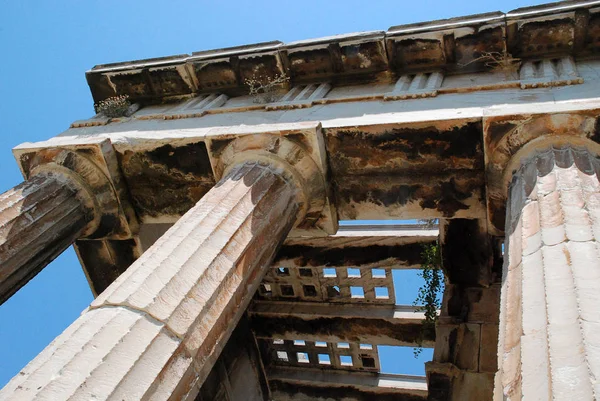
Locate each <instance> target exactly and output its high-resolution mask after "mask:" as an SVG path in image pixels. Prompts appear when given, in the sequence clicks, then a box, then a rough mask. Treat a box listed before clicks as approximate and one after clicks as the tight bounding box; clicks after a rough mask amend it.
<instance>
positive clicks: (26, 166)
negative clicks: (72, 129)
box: [13, 140, 138, 239]
mask: <svg viewBox="0 0 600 401" xmlns="http://www.w3.org/2000/svg"><path fill="white" fill-rule="evenodd" d="M28 145H29V144H23V145H20V146H18V147H16V148H15V149H14V150H13V153H14V155H15V158H16V159H17V162H18V163H19V166H20V168H21V171H22V173H23V175H24V176H25V178H26V179H29V178H31V177H34V176H36V175H39V174H42V173H45V172H53V173H54V174H55V175H57V174H58V175H61V176H63V177H65V179H67V180H70V181H71V182H72V185H76V186H77V187H78V188H81V191H80V193H81V195H80V196H81V197H82V200H83V201H84V202H87V203H89V204H90V207H91V209H93V210H94V217H93V220H92V221H90V223H89V224H88V226H87V227H86V229H85V231H84V232H83V233H82V238H87V239H97V238H110V239H127V238H131V237H132V235H133V234H134V233H135V232H137V230H138V223H137V219H136V217H135V212H134V210H133V208H132V206H131V205H130V203H129V199H128V195H127V189H126V187H125V185H124V183H123V182H122V180H121V175H120V171H119V165H118V162H117V158H116V155H115V153H114V150H113V148H112V144H111V143H110V141H109V140H101V141H95V142H92V143H87V144H85V145H68V146H65V147H49V148H41V147H30V146H28Z"/></svg>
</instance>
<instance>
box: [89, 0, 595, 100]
mask: <svg viewBox="0 0 600 401" xmlns="http://www.w3.org/2000/svg"><path fill="white" fill-rule="evenodd" d="M598 48H600V1H585V2H576V1H572V2H560V3H553V4H547V5H542V6H536V7H527V8H521V9H517V10H514V11H510V12H508V13H502V12H493V13H486V14H478V15H472V16H466V17H459V18H451V19H446V20H439V21H431V22H425V23H416V24H409V25H401V26H394V27H391V28H389V29H388V30H387V31H371V32H361V33H352V34H345V35H336V36H331V37H325V38H319V39H312V40H302V41H296V42H292V43H287V44H285V43H282V42H279V41H273V42H265V43H258V44H252V45H245V46H238V47H232V48H226V49H217V50H209V51H201V52H194V53H192V54H191V55H189V54H181V55H176V56H171V57H161V58H153V59H146V60H135V61H129V62H123V63H113V64H104V65H98V66H95V67H94V68H92V69H91V70H89V71H88V72H87V74H86V75H87V80H88V83H89V85H90V89H91V92H92V95H93V98H94V100H95V101H99V100H103V99H105V98H108V97H111V96H115V95H124V94H126V95H129V96H130V98H131V99H132V100H133V101H137V102H142V103H145V104H151V103H161V102H164V101H169V100H174V99H178V98H186V97H193V96H195V95H197V94H201V93H221V94H226V95H228V96H239V95H241V94H245V93H247V87H246V85H245V80H246V79H248V78H251V77H252V75H253V74H256V73H258V74H259V75H261V76H267V77H268V76H275V75H278V74H282V73H286V74H287V75H289V77H290V82H289V85H290V87H292V86H294V85H297V84H302V83H318V82H330V83H332V84H334V85H346V84H352V83H367V82H375V81H377V82H382V81H393V80H396V79H398V77H400V76H401V75H402V74H405V73H418V72H428V71H429V72H431V71H436V70H442V71H444V72H445V73H446V74H461V73H470V72H477V71H486V70H488V69H490V65H489V64H490V63H486V62H485V60H480V58H481V55H482V54H484V53H495V54H500V55H505V56H506V55H510V57H514V58H518V59H521V60H524V61H526V60H535V59H539V58H541V57H545V58H547V57H550V56H556V57H561V56H572V57H575V58H578V59H580V58H590V57H593V56H594V54H596V53H597V52H598ZM486 64H487V65H486Z"/></svg>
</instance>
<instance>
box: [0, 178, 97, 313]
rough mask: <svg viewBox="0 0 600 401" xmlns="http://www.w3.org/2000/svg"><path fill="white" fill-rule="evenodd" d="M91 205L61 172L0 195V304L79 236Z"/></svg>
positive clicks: (31, 181)
mask: <svg viewBox="0 0 600 401" xmlns="http://www.w3.org/2000/svg"><path fill="white" fill-rule="evenodd" d="M67 174H68V173H67ZM92 203H93V201H92V200H91V198H90V197H89V196H88V195H87V193H85V190H84V189H82V187H81V186H80V185H79V184H78V183H77V182H76V181H74V180H73V179H72V177H70V176H68V175H64V174H61V173H60V172H43V173H40V174H37V175H34V176H33V177H31V178H30V179H29V180H27V181H25V182H23V183H21V184H20V185H18V186H16V187H15V188H13V189H10V190H8V191H6V192H5V193H3V194H1V195H0V304H2V303H4V301H6V300H7V299H8V298H9V297H10V296H11V295H12V294H14V293H15V292H16V291H17V290H18V289H19V288H21V287H22V286H23V285H25V284H26V283H27V282H28V281H29V280H31V279H32V278H33V277H34V276H35V275H36V274H37V273H39V272H40V271H41V270H42V269H43V268H44V267H45V266H46V265H47V264H48V263H50V262H51V261H52V260H54V258H56V257H57V256H58V255H60V254H61V253H62V252H63V251H64V250H65V249H67V248H68V247H69V246H70V245H71V244H72V243H73V242H74V241H75V240H76V239H77V238H79V236H80V235H81V234H82V233H83V231H84V230H85V228H86V226H87V225H88V223H89V222H90V221H92V220H93V205H92Z"/></svg>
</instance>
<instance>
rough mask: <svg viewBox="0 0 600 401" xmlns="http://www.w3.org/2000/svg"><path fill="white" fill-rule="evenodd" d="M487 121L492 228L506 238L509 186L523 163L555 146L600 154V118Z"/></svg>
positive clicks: (569, 115) (571, 115)
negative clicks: (504, 234)
mask: <svg viewBox="0 0 600 401" xmlns="http://www.w3.org/2000/svg"><path fill="white" fill-rule="evenodd" d="M483 122H484V124H483V137H484V151H485V155H486V156H485V163H486V166H485V170H486V171H485V173H486V182H487V184H486V186H487V188H486V190H487V210H488V219H489V223H490V224H489V225H488V227H489V229H490V233H491V234H494V235H503V232H504V223H505V221H504V216H505V211H506V207H505V205H506V200H507V198H508V186H509V184H510V182H511V179H512V176H513V173H514V172H515V171H516V170H518V169H519V168H520V166H521V162H522V161H523V160H525V159H527V158H528V157H529V156H530V155H532V154H534V153H536V152H538V151H540V150H543V149H549V148H550V147H552V146H558V147H562V146H566V145H570V146H574V147H581V148H585V149H587V150H588V151H590V152H592V153H597V154H600V144H599V142H600V137H599V136H598V134H597V132H598V128H599V127H598V126H597V117H596V116H595V115H593V114H590V113H589V112H588V111H573V112H566V113H555V114H540V115H518V116H515V115H508V116H490V117H485V118H484V120H483Z"/></svg>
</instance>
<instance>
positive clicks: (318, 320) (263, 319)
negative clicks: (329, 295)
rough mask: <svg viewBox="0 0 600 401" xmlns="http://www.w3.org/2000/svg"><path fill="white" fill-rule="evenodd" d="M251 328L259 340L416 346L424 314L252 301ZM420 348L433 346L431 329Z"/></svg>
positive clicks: (380, 308)
mask: <svg viewBox="0 0 600 401" xmlns="http://www.w3.org/2000/svg"><path fill="white" fill-rule="evenodd" d="M249 313H250V316H251V324H252V329H253V331H254V333H255V335H256V337H257V338H261V339H290V340H296V339H303V340H308V341H327V342H356V343H368V344H380V345H397V346H416V344H417V343H418V342H419V341H420V338H421V335H422V333H423V332H422V327H423V326H422V320H423V319H424V315H423V313H422V312H418V311H417V308H416V307H413V306H394V305H348V304H328V303H307V302H304V303H296V302H269V301H254V303H253V304H252V306H251V308H250V310H249ZM424 337H425V338H424V341H423V346H425V347H432V346H433V343H434V341H435V333H434V331H433V330H426V331H425V332H424Z"/></svg>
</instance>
